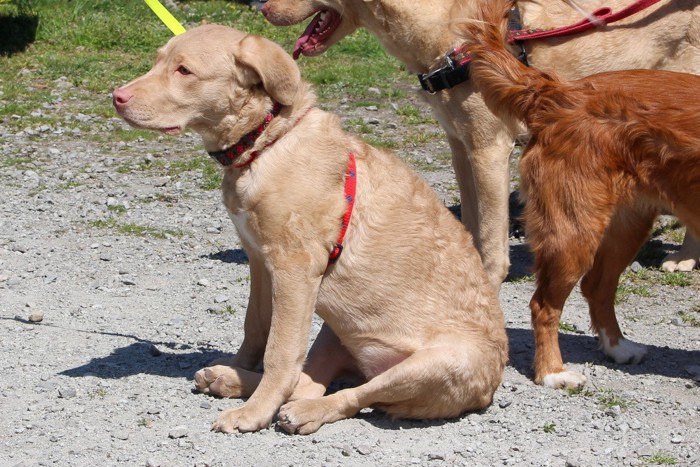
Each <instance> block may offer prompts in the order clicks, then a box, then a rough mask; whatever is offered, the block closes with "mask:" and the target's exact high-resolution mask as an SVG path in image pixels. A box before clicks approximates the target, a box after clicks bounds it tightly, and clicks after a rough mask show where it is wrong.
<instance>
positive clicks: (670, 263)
mask: <svg viewBox="0 0 700 467" xmlns="http://www.w3.org/2000/svg"><path fill="white" fill-rule="evenodd" d="M682 253H683V252H682V251H677V252H676V253H672V254H670V255H668V256H667V257H666V258H665V259H664V262H663V263H661V269H663V270H665V271H668V272H690V271H692V270H693V269H695V267H696V266H697V265H698V259H697V258H693V257H690V258H688V257H686V255H684V254H682Z"/></svg>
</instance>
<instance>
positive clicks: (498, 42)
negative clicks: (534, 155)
mask: <svg viewBox="0 0 700 467" xmlns="http://www.w3.org/2000/svg"><path fill="white" fill-rule="evenodd" d="M479 3H480V6H479V7H477V10H476V14H475V17H474V18H470V19H466V18H464V17H462V18H460V12H454V13H453V15H454V16H453V17H455V18H456V19H455V21H454V22H453V25H452V28H453V30H454V31H455V33H456V34H457V36H458V37H459V39H460V40H462V41H463V42H464V46H466V50H467V51H468V52H469V53H470V54H471V55H472V62H471V69H470V79H472V80H473V82H474V85H475V86H476V88H477V89H478V90H479V91H480V92H481V93H482V95H483V97H484V100H485V101H486V105H488V107H489V108H490V109H491V111H492V112H494V113H495V114H497V115H499V116H501V117H502V118H508V119H510V118H513V117H514V118H516V119H517V120H520V121H525V122H527V120H528V118H527V117H528V115H530V114H531V113H532V112H534V111H535V110H536V109H537V108H538V107H539V106H540V105H542V104H543V102H541V100H542V98H543V97H544V96H545V95H546V94H547V92H546V91H547V90H549V89H552V88H556V87H558V86H559V85H560V84H561V80H560V79H559V78H557V77H556V75H554V74H551V73H546V72H542V71H539V70H536V69H534V68H528V67H527V66H525V65H524V64H523V63H521V62H520V61H519V60H518V59H517V58H516V57H515V55H513V54H512V53H511V52H510V51H509V50H508V49H507V45H506V40H505V37H506V27H507V21H506V18H507V16H508V13H509V11H510V9H511V7H512V5H513V1H512V0H488V1H482V2H479ZM457 18H459V19H457Z"/></svg>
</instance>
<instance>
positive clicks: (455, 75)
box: [418, 5, 529, 94]
mask: <svg viewBox="0 0 700 467" xmlns="http://www.w3.org/2000/svg"><path fill="white" fill-rule="evenodd" d="M520 29H522V24H521V22H520V10H518V7H517V5H516V6H514V7H513V9H511V11H510V16H509V19H508V30H509V31H518V30H520ZM515 44H517V45H518V46H519V47H520V51H519V53H518V60H520V61H521V62H523V63H524V64H525V65H526V66H529V65H528V63H527V55H526V53H525V47H523V44H522V41H515ZM471 61H472V57H471V56H470V55H469V52H468V51H467V50H466V48H465V47H460V48H458V49H454V50H452V51H451V52H450V53H448V54H447V55H445V63H446V64H445V66H443V67H440V68H438V69H436V70H434V71H431V72H430V73H419V74H418V81H420V85H421V87H422V88H423V90H424V91H427V92H429V93H430V94H435V93H436V92H438V91H442V90H443V89H449V88H453V87H455V86H457V85H458V84H462V83H464V82H465V81H469V63H470V62H471Z"/></svg>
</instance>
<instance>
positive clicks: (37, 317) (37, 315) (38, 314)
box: [27, 311, 44, 323]
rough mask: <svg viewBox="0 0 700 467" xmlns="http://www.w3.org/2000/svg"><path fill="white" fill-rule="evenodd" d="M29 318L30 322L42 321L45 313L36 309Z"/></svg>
mask: <svg viewBox="0 0 700 467" xmlns="http://www.w3.org/2000/svg"><path fill="white" fill-rule="evenodd" d="M27 320H29V322H30V323H41V322H42V321H44V313H42V312H41V311H35V312H33V313H32V314H30V315H29V317H28V318H27Z"/></svg>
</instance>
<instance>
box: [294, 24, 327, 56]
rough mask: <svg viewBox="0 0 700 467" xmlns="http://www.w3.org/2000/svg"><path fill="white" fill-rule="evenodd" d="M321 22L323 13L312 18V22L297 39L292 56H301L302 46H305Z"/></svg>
mask: <svg viewBox="0 0 700 467" xmlns="http://www.w3.org/2000/svg"><path fill="white" fill-rule="evenodd" d="M320 22H321V13H318V14H317V15H316V16H314V19H312V20H311V22H310V23H309V25H308V26H307V27H306V29H305V30H304V32H303V33H302V35H301V36H299V39H297V43H296V44H294V51H293V52H292V57H293V58H294V60H296V59H297V58H299V55H300V54H301V48H302V47H303V46H304V44H306V43H307V42H308V41H309V39H310V38H311V36H312V35H313V33H314V30H315V29H316V27H317V26H318V24H319V23H320Z"/></svg>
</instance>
